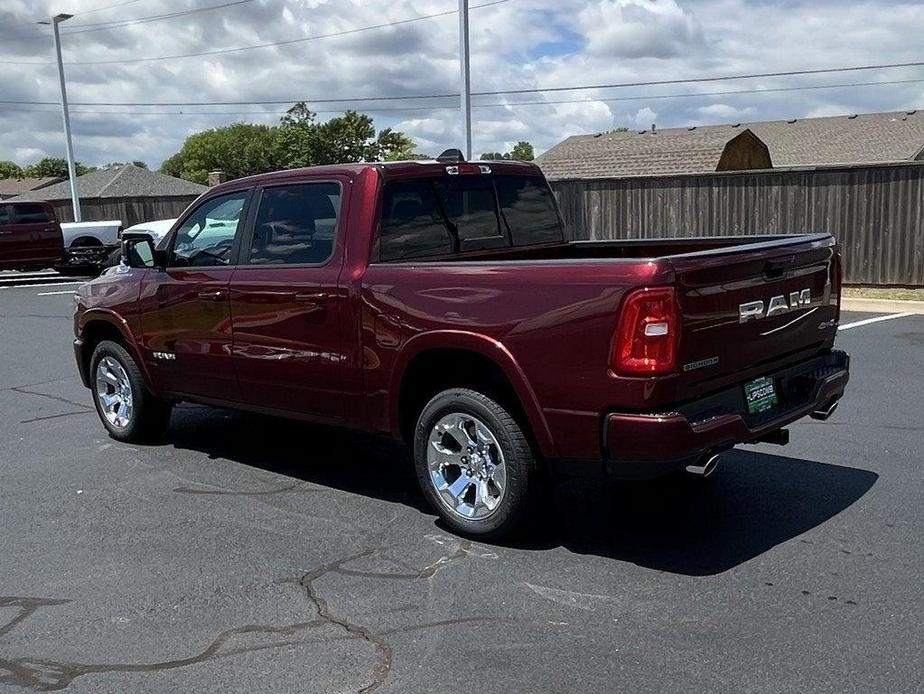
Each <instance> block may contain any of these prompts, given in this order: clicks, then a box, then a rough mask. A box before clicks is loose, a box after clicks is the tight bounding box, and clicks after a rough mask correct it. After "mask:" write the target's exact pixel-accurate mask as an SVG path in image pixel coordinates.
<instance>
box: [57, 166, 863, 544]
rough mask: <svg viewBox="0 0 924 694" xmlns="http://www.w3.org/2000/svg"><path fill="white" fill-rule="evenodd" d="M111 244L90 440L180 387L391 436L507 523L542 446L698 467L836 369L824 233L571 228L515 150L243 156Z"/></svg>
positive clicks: (767, 424)
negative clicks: (241, 175) (588, 236)
mask: <svg viewBox="0 0 924 694" xmlns="http://www.w3.org/2000/svg"><path fill="white" fill-rule="evenodd" d="M123 244H124V253H125V262H124V263H123V264H122V265H121V266H119V267H117V268H112V269H110V270H108V271H107V272H106V273H105V274H104V275H103V276H102V277H100V278H98V279H96V280H94V281H92V282H89V283H87V284H85V285H83V286H82V287H81V288H80V290H79V291H78V295H77V302H78V305H77V309H76V316H75V331H76V340H75V343H74V344H75V351H76V356H77V363H78V365H79V368H80V373H81V376H82V378H83V381H84V383H85V384H86V385H87V386H88V387H89V388H91V389H92V390H93V394H94V401H95V403H96V407H97V410H98V411H99V414H100V418H101V420H102V422H103V424H104V425H105V427H106V428H107V429H108V430H109V432H110V434H111V435H112V436H113V437H115V438H117V439H121V440H133V439H140V438H144V437H151V436H156V435H158V434H160V433H162V431H163V430H164V428H165V427H166V425H167V423H168V421H169V415H170V408H171V404H172V403H175V402H177V401H183V400H186V401H195V402H200V403H207V404H214V405H219V406H227V407H235V408H240V409H246V410H252V411H255V412H262V413H269V414H278V415H282V416H287V417H296V418H301V419H305V420H311V421H316V422H324V423H330V424H336V425H341V426H345V427H352V428H355V429H361V430H365V431H371V432H383V433H389V434H391V435H393V436H395V437H398V438H400V439H403V440H404V441H406V442H407V444H408V446H409V447H410V448H411V449H412V450H413V455H414V460H415V464H416V469H417V473H418V477H419V479H420V483H421V486H422V488H423V490H424V493H425V495H426V496H427V498H428V499H429V500H430V502H431V503H432V505H433V507H434V509H435V510H436V511H438V512H439V513H440V515H442V516H443V518H444V519H445V520H446V521H447V522H448V523H449V524H450V525H451V526H452V527H453V528H455V529H456V530H458V531H460V532H464V533H468V534H471V535H478V536H498V535H501V534H503V533H504V532H506V531H508V530H509V529H510V528H511V527H512V526H513V525H514V524H515V523H516V522H517V521H518V520H519V519H520V518H521V517H522V515H523V512H524V510H525V509H526V507H527V506H528V504H527V502H528V499H529V498H530V496H531V493H532V490H533V489H534V488H535V487H536V484H535V482H536V480H537V477H538V476H537V472H540V471H541V470H542V468H543V467H544V466H550V465H554V466H555V468H556V469H562V468H564V469H570V470H575V471H577V470H581V469H597V470H599V469H601V468H604V469H606V470H608V471H609V472H610V473H611V474H613V475H617V476H623V477H646V476H653V475H656V474H661V473H664V472H667V471H670V470H674V469H680V468H684V467H688V468H689V470H690V471H693V472H698V473H700V474H704V473H708V472H709V471H710V470H711V468H712V467H713V465H714V456H715V455H716V454H717V453H719V452H721V451H723V450H727V449H728V448H730V447H732V446H734V445H735V444H738V443H751V442H758V441H767V442H776V443H784V442H785V440H786V438H787V435H788V431H787V430H786V429H785V428H784V427H785V426H786V425H788V424H789V423H791V422H793V421H795V420H796V419H799V418H801V417H803V416H806V415H812V416H814V417H816V418H820V419H824V418H827V417H828V416H829V415H830V414H831V412H832V411H833V409H834V407H835V406H836V404H837V402H838V399H839V398H840V397H841V396H842V395H843V392H844V387H845V385H846V383H847V379H848V357H847V355H846V354H845V353H844V352H840V351H835V350H833V349H832V348H833V345H834V339H835V336H836V334H837V325H838V318H839V294H840V259H839V256H838V251H837V246H836V244H835V241H834V239H833V238H832V237H831V236H830V235H828V234H802V235H792V236H761V237H732V238H699V239H677V240H631V241H607V242H594V241H590V242H574V241H569V240H568V238H567V237H566V232H565V231H564V227H563V224H562V222H561V218H560V216H559V213H558V209H557V206H556V204H555V201H554V198H553V196H552V193H551V191H550V189H549V187H548V184H547V183H546V181H545V180H544V178H543V177H542V175H541V173H540V171H539V169H538V168H537V167H536V166H534V165H531V164H524V163H514V162H489V163H478V164H474V163H466V162H463V161H458V160H455V159H453V158H452V157H451V156H447V157H445V158H441V159H440V160H438V161H432V162H423V163H407V162H405V163H388V164H352V165H342V166H326V167H318V168H311V169H302V170H296V171H284V172H279V173H273V174H266V175H261V176H256V177H253V178H246V179H241V180H236V181H232V182H230V183H226V184H223V185H221V186H218V187H215V188H213V189H211V190H210V191H209V192H207V193H205V194H204V195H203V196H202V197H201V198H199V199H198V200H197V201H196V202H195V203H194V204H193V205H192V206H191V207H190V208H189V209H188V210H187V211H186V213H185V214H184V215H183V216H182V217H181V218H180V219H179V220H178V221H177V223H176V224H175V226H174V228H173V229H172V230H171V231H170V233H169V234H168V235H167V236H166V237H165V238H164V240H163V241H162V242H161V243H160V244H159V245H158V246H157V247H156V248H155V247H154V245H153V243H151V241H150V240H149V239H147V238H144V237H141V238H129V239H125V240H124V241H123Z"/></svg>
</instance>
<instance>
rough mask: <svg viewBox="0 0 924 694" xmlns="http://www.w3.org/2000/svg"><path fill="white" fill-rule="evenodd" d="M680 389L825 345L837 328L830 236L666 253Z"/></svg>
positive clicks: (718, 381)
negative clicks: (672, 279) (675, 312)
mask: <svg viewBox="0 0 924 694" xmlns="http://www.w3.org/2000/svg"><path fill="white" fill-rule="evenodd" d="M669 260H670V263H671V265H672V266H673V268H674V270H675V272H676V274H677V278H676V282H677V288H678V302H679V304H680V314H681V338H680V363H679V366H678V368H679V370H680V376H679V379H680V382H679V383H678V386H679V387H680V392H683V393H684V395H688V396H695V395H698V394H701V393H704V392H708V391H709V390H712V389H714V388H718V387H722V386H724V385H727V384H729V383H733V382H742V381H745V380H748V379H751V378H756V377H758V376H760V375H761V374H763V373H766V372H769V371H771V370H773V369H774V368H776V367H779V366H782V365H785V364H789V363H792V362H794V361H798V360H800V359H804V358H808V357H809V356H811V355H814V354H817V353H818V352H820V351H823V350H825V349H828V348H830V347H831V346H832V344H833V342H834V337H835V335H836V333H837V319H838V296H837V292H838V287H837V285H838V281H837V279H836V276H837V271H838V268H837V265H836V263H837V262H839V260H838V256H837V249H836V245H835V242H834V239H833V238H832V237H831V236H829V235H826V234H814V235H801V236H798V237H793V239H792V240H789V239H786V240H776V241H770V242H763V243H755V244H748V245H744V246H741V247H739V248H737V249H724V250H716V251H704V252H701V253H690V254H686V255H677V256H672V257H671V258H670V259H669Z"/></svg>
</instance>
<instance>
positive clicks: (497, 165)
mask: <svg viewBox="0 0 924 694" xmlns="http://www.w3.org/2000/svg"><path fill="white" fill-rule="evenodd" d="M465 165H475V166H488V167H490V168H491V172H493V173H505V174H520V175H526V176H538V175H540V173H541V172H540V170H539V167H538V166H537V165H536V164H533V163H532V162H523V161H507V160H501V161H493V160H492V161H477V162H464V161H462V162H446V161H437V160H435V159H429V160H424V161H389V162H359V163H354V164H328V165H324V166H309V167H305V168H300V169H286V170H284V171H273V172H271V173H264V174H257V175H255V176H247V177H245V178H236V179H234V180H233V181H228V182H227V183H222V184H220V185H217V186H215V187H214V188H212V189H210V190H209V194H211V193H217V192H225V191H231V190H239V189H240V188H245V187H253V186H256V185H268V184H276V183H286V182H291V181H297V180H301V179H304V178H318V177H322V178H323V177H325V176H331V177H333V176H359V175H360V174H362V173H363V172H365V171H368V170H375V171H378V172H379V173H380V174H381V176H382V177H383V178H413V177H415V176H435V175H445V174H446V173H447V171H446V169H447V167H452V166H465Z"/></svg>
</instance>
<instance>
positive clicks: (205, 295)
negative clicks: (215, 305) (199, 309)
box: [199, 289, 225, 301]
mask: <svg viewBox="0 0 924 694" xmlns="http://www.w3.org/2000/svg"><path fill="white" fill-rule="evenodd" d="M199 298H200V299H202V300H203V301H221V300H222V299H224V298H225V292H224V290H223V289H203V290H202V291H201V292H199Z"/></svg>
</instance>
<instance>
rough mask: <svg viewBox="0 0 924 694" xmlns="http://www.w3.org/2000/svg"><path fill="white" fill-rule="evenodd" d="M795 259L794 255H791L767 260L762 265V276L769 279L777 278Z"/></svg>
mask: <svg viewBox="0 0 924 694" xmlns="http://www.w3.org/2000/svg"><path fill="white" fill-rule="evenodd" d="M795 260H796V257H795V256H793V255H791V256H789V257H788V258H774V259H773V260H768V261H767V263H766V264H765V265H764V276H765V277H766V278H767V279H771V280H773V279H779V278H780V277H782V276H783V274H784V273H785V272H786V270H787V269H789V268H790V267H791V266H792V264H793V262H795Z"/></svg>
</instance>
